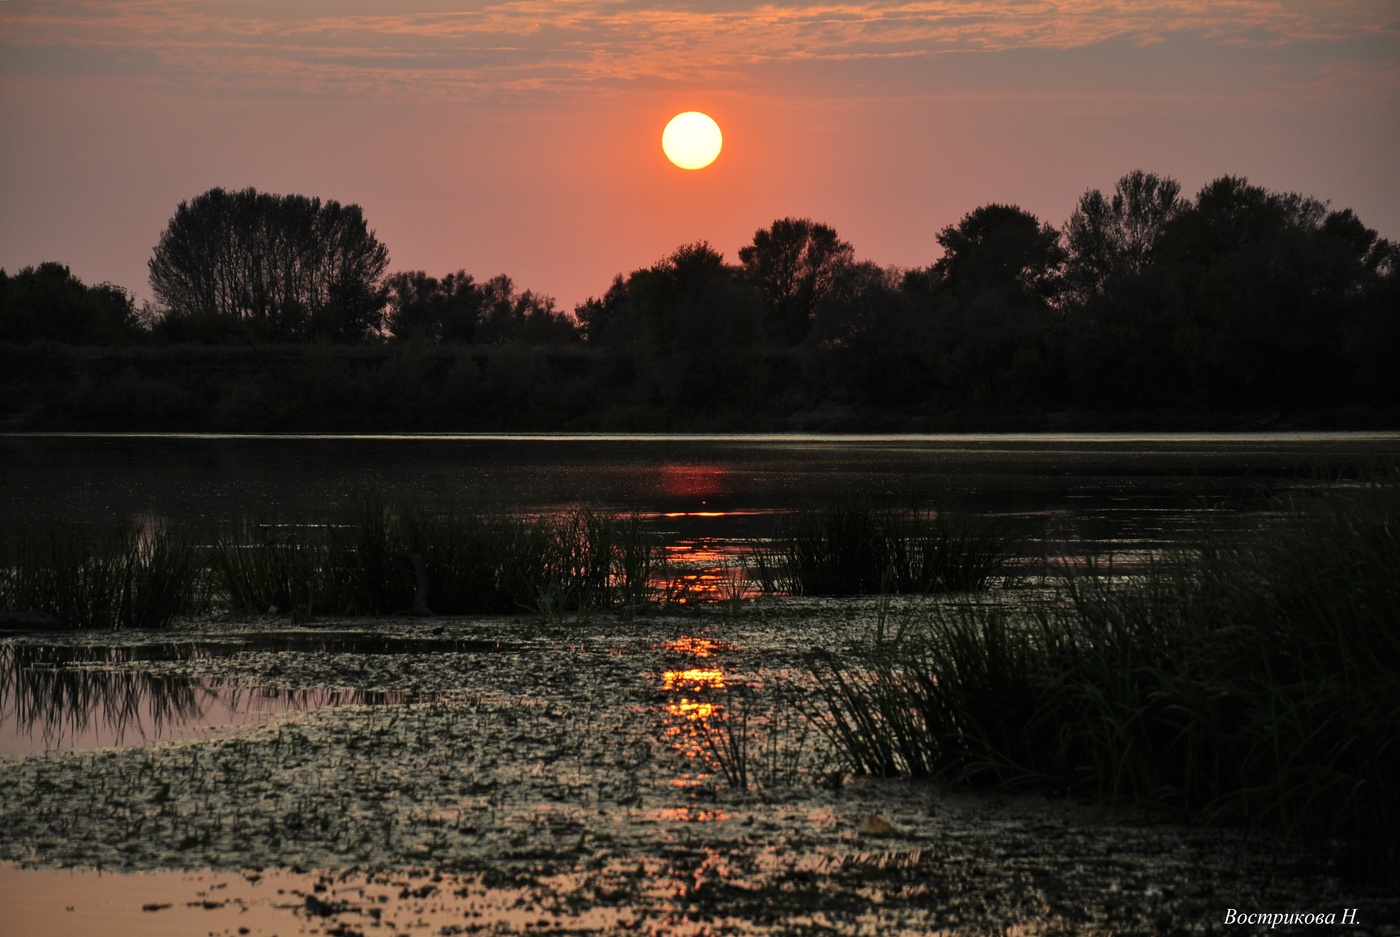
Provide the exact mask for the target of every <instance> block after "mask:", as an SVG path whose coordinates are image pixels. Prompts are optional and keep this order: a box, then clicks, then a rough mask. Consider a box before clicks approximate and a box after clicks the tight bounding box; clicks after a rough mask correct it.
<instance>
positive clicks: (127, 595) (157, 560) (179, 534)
mask: <svg viewBox="0 0 1400 937" xmlns="http://www.w3.org/2000/svg"><path fill="white" fill-rule="evenodd" d="M204 564H205V551H204V550H203V548H202V547H201V546H200V542H199V538H198V537H196V536H194V535H193V534H192V533H191V532H190V531H188V530H183V529H169V528H165V527H154V528H152V527H143V526H142V525H139V524H137V523H135V522H133V521H130V520H128V521H123V522H121V523H117V524H113V525H111V526H109V527H106V528H103V529H99V530H97V531H93V530H90V529H84V528H81V527H78V526H76V525H60V524H50V525H47V526H44V527H25V528H20V529H18V530H16V531H14V532H13V533H12V534H11V536H9V537H6V538H4V540H3V541H2V542H0V611H9V612H36V613H39V614H41V615H47V616H50V617H52V618H53V619H56V620H57V621H58V622H61V623H63V624H65V625H68V626H70V627H89V628H162V627H165V626H167V625H169V624H170V622H171V621H172V620H173V619H175V618H176V617H178V616H180V615H188V614H194V613H197V612H198V611H200V610H202V609H203V608H204V607H206V606H207V600H208V596H207V590H206V589H205V588H204V585H205V583H204V577H203V575H202V572H203V569H204Z"/></svg>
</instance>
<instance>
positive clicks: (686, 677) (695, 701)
mask: <svg viewBox="0 0 1400 937" xmlns="http://www.w3.org/2000/svg"><path fill="white" fill-rule="evenodd" d="M662 646H663V647H664V648H665V649H666V650H668V651H672V652H677V653H686V654H691V655H693V656H695V657H696V658H699V659H712V655H713V654H714V653H715V652H716V651H717V650H720V649H721V648H724V647H728V645H726V644H724V643H723V642H717V641H714V640H713V639H710V638H693V637H689V636H683V637H681V638H679V639H677V640H675V641H668V642H666V643H665V644H664V645H662ZM727 686H728V677H727V676H726V674H725V673H724V671H723V670H721V669H719V668H718V667H713V666H705V667H687V668H684V669H675V670H666V671H663V672H662V674H661V689H662V690H663V691H665V692H667V693H671V694H675V695H674V696H673V698H672V699H670V700H669V701H668V702H667V703H666V714H667V717H668V719H667V723H668V724H667V725H666V727H665V728H664V729H663V732H662V734H663V737H664V738H666V739H667V740H668V741H670V743H671V748H672V749H673V750H674V751H675V752H676V753H677V754H679V755H680V756H681V757H682V758H683V759H684V760H685V761H686V762H687V763H691V764H693V765H694V768H693V769H692V770H689V771H681V772H680V773H679V774H678V776H677V777H675V778H672V779H671V785H672V786H673V787H681V788H684V787H695V786H697V785H700V784H703V783H705V781H707V780H708V779H709V778H710V777H711V775H712V774H713V772H714V769H715V768H716V767H717V765H715V764H712V763H711V757H710V755H709V754H708V753H707V748H706V745H705V738H706V737H707V735H708V734H709V733H710V731H711V730H710V729H709V726H710V725H711V724H712V723H713V722H714V721H716V720H718V719H722V718H723V717H724V715H723V714H724V705H723V704H722V703H718V702H714V701H713V700H709V699H706V698H705V697H706V696H707V695H708V694H710V693H714V692H719V691H723V690H724V689H725V688H726V687H727Z"/></svg>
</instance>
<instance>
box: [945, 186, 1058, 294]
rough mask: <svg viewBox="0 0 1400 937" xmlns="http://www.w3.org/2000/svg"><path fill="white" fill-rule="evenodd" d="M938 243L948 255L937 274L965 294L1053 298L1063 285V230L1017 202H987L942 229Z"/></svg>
mask: <svg viewBox="0 0 1400 937" xmlns="http://www.w3.org/2000/svg"><path fill="white" fill-rule="evenodd" d="M938 243H939V245H941V246H942V248H943V256H942V257H941V258H939V260H938V261H937V262H936V263H935V264H934V265H933V271H932V272H933V275H934V277H935V278H936V279H937V280H938V281H939V282H940V283H941V284H942V285H943V286H944V287H945V288H946V289H948V290H949V291H951V292H952V293H953V294H954V295H956V296H957V297H959V298H960V299H963V300H970V299H972V298H973V297H974V296H977V295H979V294H987V293H997V294H999V295H1002V296H1004V297H1007V298H1034V299H1039V300H1042V301H1048V300H1049V299H1050V298H1051V297H1053V296H1054V295H1055V293H1056V291H1057V289H1058V281H1059V274H1060V265H1061V264H1062V263H1063V262H1064V250H1063V248H1061V247H1060V236H1059V233H1058V232H1057V231H1056V230H1055V229H1054V228H1052V227H1051V226H1050V225H1048V224H1045V223H1042V222H1041V221H1040V220H1039V219H1038V218H1036V217H1035V215H1032V214H1031V213H1030V212H1028V211H1024V210H1022V209H1021V208H1018V207H1017V206H1015V205H983V206H982V207H981V208H978V209H976V210H974V211H972V212H969V213H968V214H966V215H964V216H963V219H962V220H961V221H959V222H958V223H957V224H955V225H948V227H946V228H944V229H943V230H942V231H940V232H939V234H938Z"/></svg>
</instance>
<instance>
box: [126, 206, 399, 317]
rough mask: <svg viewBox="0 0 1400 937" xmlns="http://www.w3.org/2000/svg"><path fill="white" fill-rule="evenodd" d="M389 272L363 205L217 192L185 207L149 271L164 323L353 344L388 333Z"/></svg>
mask: <svg viewBox="0 0 1400 937" xmlns="http://www.w3.org/2000/svg"><path fill="white" fill-rule="evenodd" d="M388 263H389V253H388V250H387V249H386V248H385V247H384V245H383V244H381V243H380V242H379V241H378V240H377V239H376V238H375V236H374V233H373V232H372V231H370V230H369V228H368V227H367V226H366V224H365V220H364V216H363V214H362V213H361V211H360V207H359V206H358V205H341V204H340V203H339V202H335V201H330V202H325V203H322V202H321V200H320V199H310V198H307V197H305V196H302V195H286V196H276V195H268V194H265V193H261V192H258V191H256V190H255V189H251V188H249V189H243V190H241V191H238V192H228V191H225V190H224V189H221V188H215V189H210V190H209V191H208V192H205V193H204V194H203V195H200V196H198V197H196V198H194V199H192V200H190V201H189V202H181V203H180V205H179V207H178V208H177V209H176V211H175V216H174V217H173V218H171V219H170V223H169V225H168V226H167V227H166V230H165V232H164V233H163V234H162V235H161V238H160V243H158V244H157V245H156V248H155V252H154V254H153V256H152V257H151V260H150V264H149V266H150V277H151V289H152V291H153V292H154V293H155V295H156V298H157V300H159V301H160V303H161V304H162V305H163V306H164V307H165V310H166V316H167V317H177V318H179V317H187V318H191V317H193V318H216V319H221V320H224V321H227V322H237V323H239V324H240V325H242V326H243V327H244V328H245V329H246V330H247V331H248V332H249V333H250V334H251V335H252V336H253V337H262V338H272V339H278V340H291V341H298V340H308V339H310V338H314V337H324V338H330V339H333V340H337V341H354V340H358V339H361V338H365V337H367V336H370V335H374V334H377V333H378V331H379V329H380V327H381V325H382V317H383V309H384V299H385V293H384V287H383V277H384V271H385V269H386V267H387V266H388Z"/></svg>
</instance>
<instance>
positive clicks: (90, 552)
mask: <svg viewBox="0 0 1400 937" xmlns="http://www.w3.org/2000/svg"><path fill="white" fill-rule="evenodd" d="M654 539H655V538H654V536H653V535H652V533H651V532H650V531H649V530H647V529H646V527H645V525H644V524H643V521H642V519H641V518H640V517H639V516H637V515H635V514H634V515H631V516H624V517H614V516H611V515H606V514H601V513H598V512H593V511H587V510H581V511H574V512H570V513H566V514H563V515H560V516H553V517H525V516H520V515H512V514H485V513H480V512H477V511H474V510H472V509H470V508H469V507H467V506H465V505H461V504H453V503H448V504H445V505H434V506H432V507H429V506H428V505H426V504H424V503H421V502H405V503H400V504H393V505H389V504H386V503H385V502H384V501H383V499H381V498H378V497H369V498H367V499H366V500H365V501H364V502H363V503H362V504H361V505H360V507H359V510H358V514H357V516H356V517H355V518H354V520H353V521H351V522H349V523H331V522H329V521H328V520H326V519H325V517H324V516H318V515H315V514H312V515H311V516H306V517H297V518H284V517H278V518H264V519H259V518H240V519H237V520H235V521H233V522H231V523H227V524H224V525H221V526H220V527H219V528H218V529H216V530H213V531H209V532H202V533H200V532H196V531H194V530H189V529H179V530H166V529H157V530H154V531H142V530H140V529H138V528H137V527H136V526H135V525H133V524H131V523H123V524H120V525H117V526H116V527H114V528H113V529H112V530H111V531H109V532H106V533H103V534H101V535H97V536H95V535H94V534H93V533H92V532H91V531H88V530H83V529H80V528H77V527H62V526H59V525H48V526H46V527H33V528H26V529H24V530H21V531H19V532H18V533H17V534H16V535H14V536H12V537H10V538H9V539H8V540H6V541H5V542H4V543H3V544H0V611H31V610H32V611H37V612H42V613H45V614H48V615H52V616H55V617H56V618H58V619H61V620H62V621H63V622H65V623H67V624H69V625H71V626H73V627H88V628H109V627H128V628H137V627H139V628H159V627H164V626H166V625H168V624H169V623H170V622H171V620H172V619H174V618H175V617H177V616H179V615H186V614H192V613H196V612H201V611H205V610H209V609H215V610H222V611H228V612H235V613H249V612H251V613H255V614H268V613H273V614H277V613H290V614H292V615H293V616H297V617H310V616H313V615H391V614H400V613H408V612H410V611H413V610H414V609H415V604H416V603H415V594H416V591H417V589H418V581H417V577H416V574H415V570H414V568H413V566H412V562H411V560H410V557H411V556H413V555H416V556H417V557H418V558H419V559H420V560H421V561H422V564H423V571H424V574H425V576H426V579H427V590H428V597H427V603H426V604H427V605H428V606H429V607H430V608H431V610H432V611H433V612H436V613H437V614H477V613H503V614H516V613H522V612H525V613H539V614H545V615H552V614H557V613H563V612H580V611H590V610H596V609H604V608H609V607H613V606H617V605H623V606H628V605H633V604H636V603H637V602H640V601H644V600H645V599H646V598H647V597H648V596H649V594H650V592H649V590H650V585H649V580H650V576H651V572H652V567H653V564H654V557H655V542H654Z"/></svg>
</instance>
